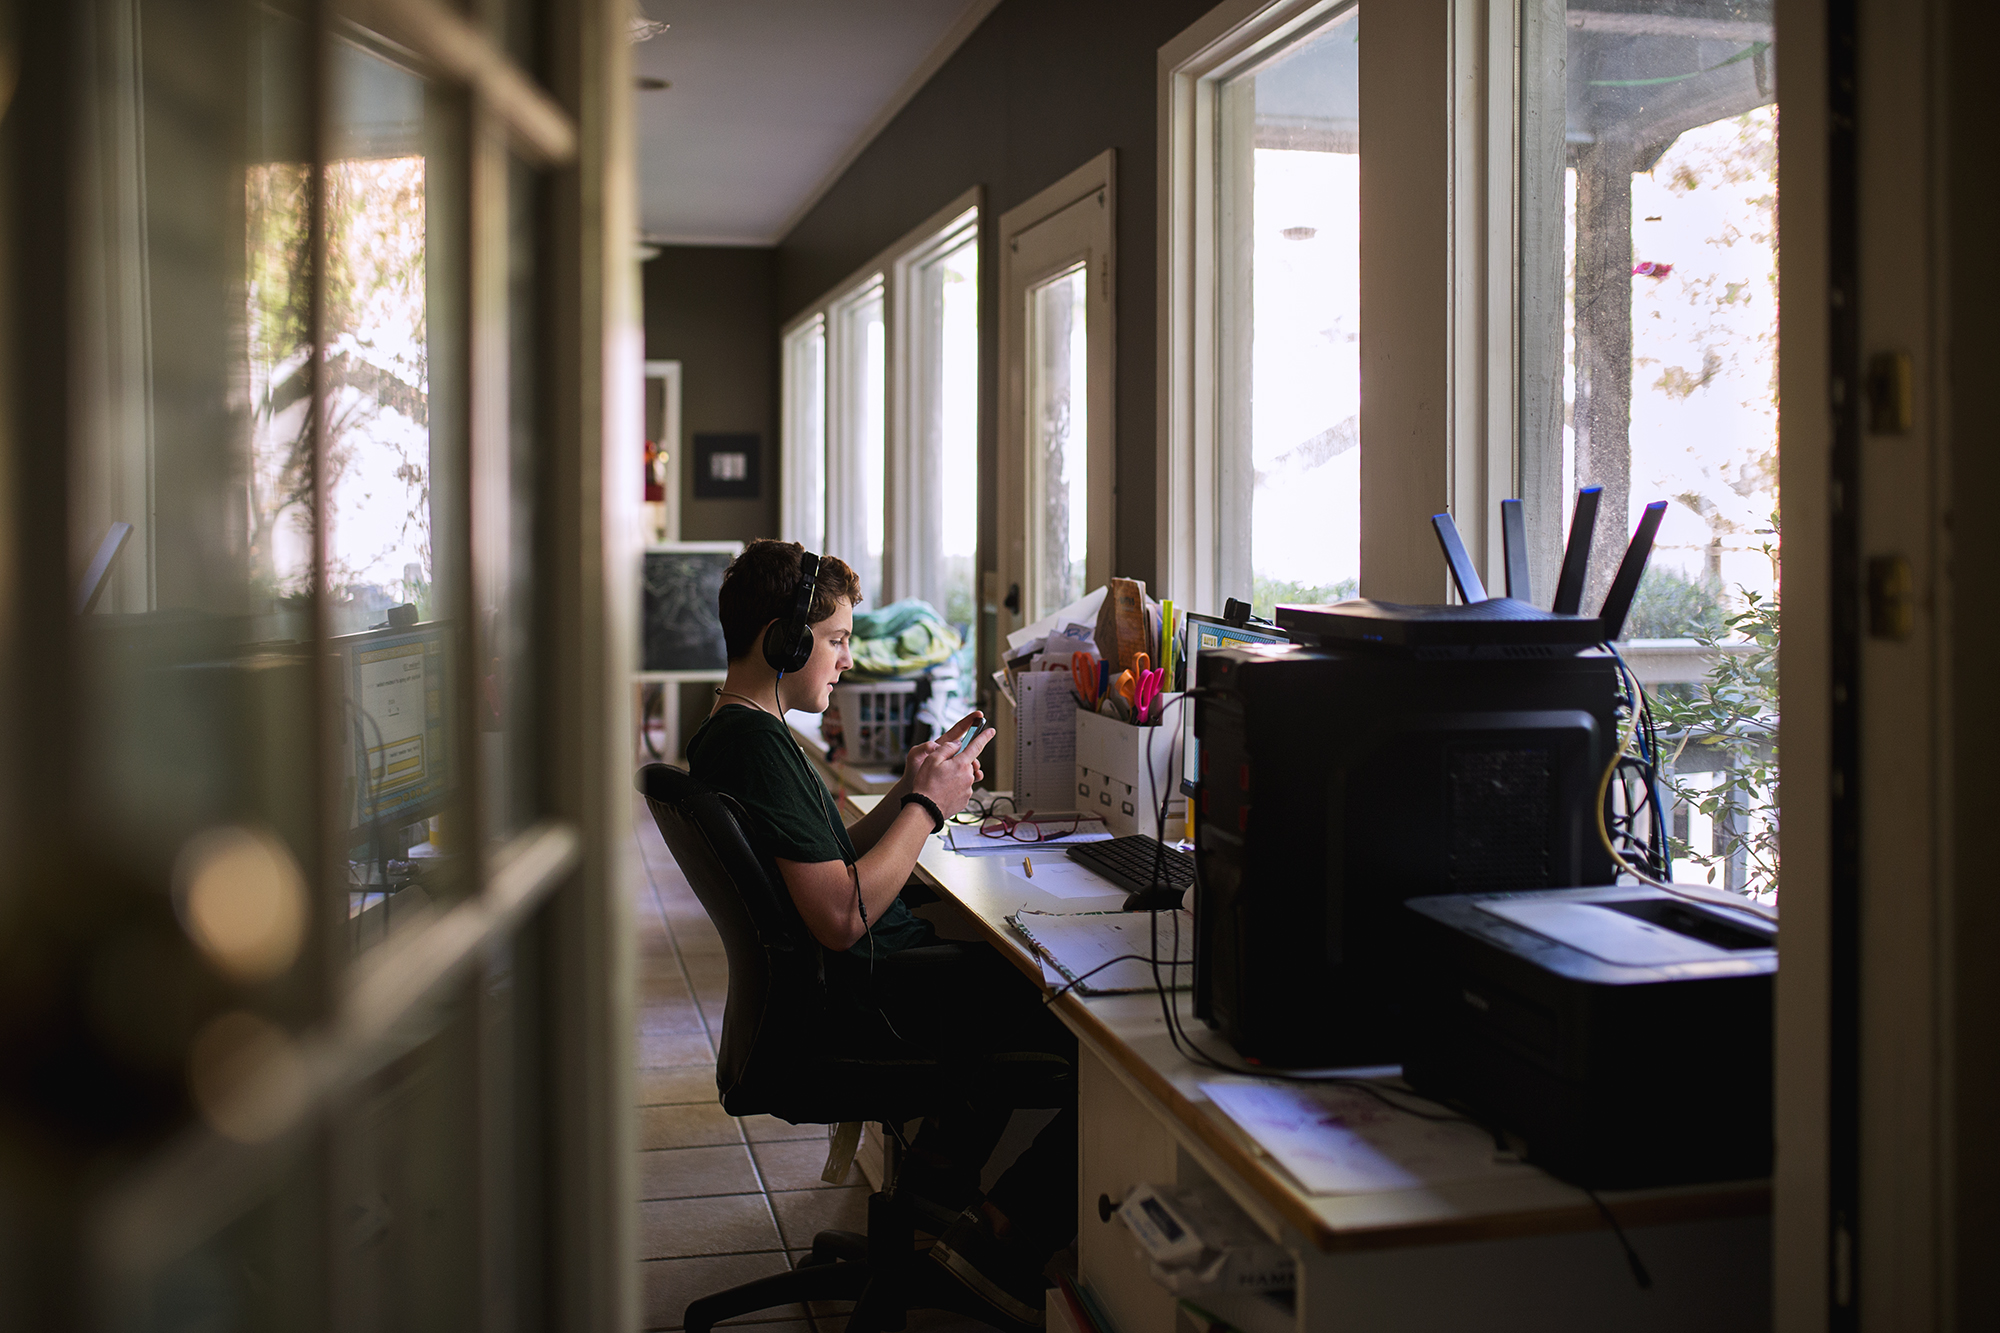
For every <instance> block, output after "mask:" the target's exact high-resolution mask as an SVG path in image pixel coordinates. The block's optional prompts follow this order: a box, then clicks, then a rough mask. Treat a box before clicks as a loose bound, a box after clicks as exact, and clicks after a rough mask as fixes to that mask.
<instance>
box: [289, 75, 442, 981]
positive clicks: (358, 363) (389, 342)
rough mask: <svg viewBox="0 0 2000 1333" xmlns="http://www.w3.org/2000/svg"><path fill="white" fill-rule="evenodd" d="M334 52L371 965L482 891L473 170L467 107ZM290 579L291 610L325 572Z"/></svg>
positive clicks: (328, 307)
mask: <svg viewBox="0 0 2000 1333" xmlns="http://www.w3.org/2000/svg"><path fill="white" fill-rule="evenodd" d="M330 55H331V65H332V68H331V70H330V90H331V94H332V97H331V100H332V107H331V116H330V121H329V140H330V145H331V153H332V155H331V157H330V160H329V161H328V162H327V164H326V167H325V170H324V174H323V177H322V181H323V185H322V188H323V191H324V203H323V209H324V217H325V227H326V238H325V242H324V247H323V253H324V255H325V263H326V272H325V279H324V283H323V288H322V290H323V297H322V307H321V321H322V324H321V338H322V351H321V361H320V365H321V374H322V376H323V378H324V383H323V399H324V405H323V409H322V414H321V430H322V432H323V434H324V441H323V443H322V444H321V446H320V448H321V455H320V456H321V457H322V458H323V460H324V462H323V467H324V469H325V471H324V476H323V478H322V482H321V486H322V490H323V492H324V495H323V498H322V501H321V508H320V513H321V514H322V515H323V521H324V524H325V531H324V532H323V533H321V534H319V541H320V546H321V550H322V552H323V561H324V564H323V574H322V582H321V588H320V591H321V595H322V596H324V597H325V599H326V605H325V609H324V613H323V614H324V620H325V624H326V629H327V632H328V633H329V634H331V635H332V636H333V638H334V642H333V645H332V646H333V649H334V652H333V655H332V662H333V668H334V672H335V675H336V678H337V681H338V685H337V687H336V692H337V697H336V699H335V700H334V707H335V708H337V709H338V710H339V714H338V717H337V719H333V724H334V726H335V727H336V729H337V731H338V735H339V743H340V746H341V749H342V762H341V765H340V773H341V778H342V783H343V792H342V802H341V807H342V810H343V811H344V812H345V818H344V820H342V821H340V822H342V823H344V825H345V834H344V841H345V846H346V860H347V864H348V880H349V884H350V886H351V888H350V896H349V909H348V910H349V916H350V920H351V926H350V941H351V944H352V946H353V947H354V948H355V949H357V950H360V949H366V948H368V947H370V946H371V945H372V944H374V943H376V942H378V941H379V940H381V939H382V938H384V937H385V936H386V935H387V934H388V933H389V932H391V931H393V930H394V929H395V928H396V926H397V924H398V922H399V921H401V922H404V923H407V922H409V921H411V920H414V919H416V909H418V908H421V907H423V906H426V905H428V904H430V903H433V902H437V901H439V900H441V899H449V898H451V897H454V896H456V895H457V894H459V893H461V892H463V891H464V889H465V886H466V879H465V875H464V869H465V861H466V857H465V852H466V839H467V837H468V835H469V831H470V801H469V799H468V794H469V788H468V784H467V782H466V780H465V778H466V774H467V772H468V737H467V735H466V730H467V729H466V720H467V718H468V717H469V716H472V713H471V708H472V705H473V702H474V701H473V700H472V699H470V698H469V697H467V691H466V688H465V685H466V678H467V675H468V668H469V666H470V664H469V663H468V662H467V661H466V660H465V656H466V651H467V648H468V646H469V645H468V636H467V633H466V631H467V628H468V618H467V612H468V610H469V609H470V608H469V607H468V605H467V601H466V599H467V591H468V582H467V571H466V560H467V551H466V545H465V543H466V541H467V524H468V519H467V506H468V503H469V501H468V497H467V485H468V478H467V469H466V463H465V458H466V452H465V449H466V445H465V440H466V401H465V396H464V390H463V377H464V374H465V347H464V339H463V329H464V320H463V316H462V311H461V306H462V303H463V301H464V299H465V283H464V280H463V276H462V268H463V264H464V262H465V260H464V255H465V247H464V244H463V237H464V227H465V201H464V193H465V172H466V163H465V158H464V152H463V146H462V136H463V133H464V113H463V110H462V107H461V105H460V102H459V99H458V98H457V97H455V96H454V95H451V94H449V93H446V92H444V91H442V90H439V89H436V88H432V87H429V86H427V85H426V83H425V81H424V80H423V79H422V78H420V77H419V76H418V75H416V74H414V73H412V72H411V71H409V70H408V69H405V68H403V67H402V66H400V65H398V64H396V63H394V62H393V61H392V60H391V59H390V58H389V57H387V56H386V55H384V54H382V53H380V52H378V51H373V50H369V49H366V48H364V47H362V46H359V45H356V44H354V43H352V42H349V41H346V40H336V41H334V42H333V44H332V46H331V52H330ZM434 384H435V385H436V386H438V389H439V391H438V392H435V393H434V392H433V385H434ZM290 438H291V437H290V435H289V433H285V432H280V433H279V435H278V437H277V441H285V440H289V439H290ZM277 441H274V443H277ZM284 447H286V446H284V445H283V444H278V448H279V449H282V448H284ZM273 452H276V450H274V451H273ZM290 526H291V528H292V529H293V532H294V534H296V531H297V529H298V528H299V527H300V524H298V523H297V522H296V520H294V521H293V522H292V523H291V525H290ZM306 532H307V534H308V536H310V535H311V528H310V525H309V524H307V525H306ZM276 573H277V577H278V587H279V590H280V593H281V595H282V594H283V593H284V592H285V591H287V590H289V589H291V588H294V587H297V586H299V581H300V580H301V579H302V578H310V566H309V565H308V566H306V567H305V568H303V569H302V568H301V567H300V566H298V565H297V564H296V563H292V562H288V561H283V560H281V561H280V562H279V564H278V565H277V568H276ZM473 628H475V629H476V626H475V627H473Z"/></svg>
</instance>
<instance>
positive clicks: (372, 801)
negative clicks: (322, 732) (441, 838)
mask: <svg viewBox="0 0 2000 1333" xmlns="http://www.w3.org/2000/svg"><path fill="white" fill-rule="evenodd" d="M335 643H336V644H337V645H338V647H339V651H340V675H341V686H342V691H343V693H344V694H345V696H346V704H347V707H346V708H345V709H344V710H343V711H344V712H345V714H346V716H345V718H344V720H343V721H344V725H343V727H342V740H343V742H344V745H345V749H346V751H347V756H348V763H347V765H346V775H347V783H348V786H349V788H350V789H351V791H352V793H353V800H352V802H351V804H350V806H349V809H350V810H351V811H352V817H351V818H350V819H349V821H348V827H349V829H350V830H351V831H353V832H354V833H355V834H356V835H357V836H363V835H365V834H366V833H367V832H368V831H369V830H370V829H372V828H373V827H374V826H375V824H376V822H377V821H380V822H381V823H382V824H384V825H398V824H412V823H415V822H416V821H417V820H419V819H425V818H428V817H429V816H431V815H433V814H436V813H437V811H438V810H439V809H440V808H441V807H442V806H443V805H444V803H445V800H446V798H447V797H448V796H449V795H450V792H451V787H452V782H451V767H452V743H451V732H452V727H453V718H452V710H451V693H452V686H451V673H452V662H451V649H450V643H451V628H450V626H449V625H448V624H446V623H444V622H441V621H432V622H430V623H428V624H422V625H414V626H411V627H410V628H408V629H394V630H371V631H370V632H368V633H366V634H351V635H348V636H346V637H344V638H341V639H337V640H335Z"/></svg>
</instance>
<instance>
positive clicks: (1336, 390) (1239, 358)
mask: <svg viewBox="0 0 2000 1333" xmlns="http://www.w3.org/2000/svg"><path fill="white" fill-rule="evenodd" d="M1360 40H1361V19H1360V11H1359V10H1358V9H1352V8H1350V9H1348V10H1347V11H1346V12H1344V13H1342V14H1341V15H1340V16H1339V17H1338V18H1335V19H1334V20H1333V21H1332V22H1330V23H1326V24H1324V25H1322V26H1321V27H1319V28H1317V29H1315V30H1313V31H1312V32H1309V33H1307V34H1306V35H1304V36H1303V37H1300V38H1298V39H1296V40H1294V41H1292V42H1290V43H1288V44H1287V45H1285V46H1284V47H1282V48H1281V49H1280V50H1279V52H1278V54H1276V55H1275V56H1273V57H1272V58H1270V59H1269V60H1267V61H1265V62H1264V63H1263V64H1261V65H1259V66H1258V67H1257V68H1255V69H1254V70H1252V71H1250V72H1248V73H1246V74H1242V75H1239V76H1237V77H1236V78H1233V79H1230V80H1229V81H1228V82H1227V83H1225V84H1224V85H1223V86H1222V89H1221V96H1220V99H1219V104H1220V113H1221V114H1220V130H1221V134H1220V145H1221V152H1220V171H1219V172H1218V173H1217V181H1218V187H1217V188H1218V189H1219V191H1220V192H1221V197H1220V199H1219V200H1218V203H1219V205H1220V206H1219V207H1218V209H1217V214H1218V217H1219V219H1220V222H1221V226H1220V232H1221V236H1220V244H1221V250H1220V253H1219V255H1218V260H1219V262H1218V264H1217V271H1218V273H1219V274H1220V277H1221V289H1222V290H1221V310H1222V318H1221V334H1222V339H1221V341H1222V354H1221V355H1222V361H1223V367H1224V368H1225V373H1223V374H1222V375H1220V376H1219V377H1218V386H1219V391H1220V393H1221V396H1222V410H1223V419H1224V431H1225V440H1226V445H1225V449H1224V458H1225V462H1224V465H1223V467H1222V469H1221V471H1222V487H1223V504H1222V506H1221V511H1222V515H1223V524H1222V529H1223V531H1222V540H1223V542H1224V544H1225V546H1226V547H1228V548H1229V549H1230V550H1231V553H1232V557H1233V558H1232V559H1231V560H1230V561H1229V562H1228V565H1229V566H1230V567H1231V568H1232V569H1235V570H1240V569H1242V568H1243V566H1244V564H1245V561H1244V556H1245V555H1247V556H1248V561H1247V564H1248V568H1249V572H1250V574H1251V582H1252V589H1253V592H1252V597H1251V602H1252V605H1253V607H1254V609H1255V610H1256V613H1257V614H1258V615H1260V616H1269V615H1270V614H1271V608H1272V607H1273V606H1275V605H1276V604H1277V603H1279V602H1330V601H1338V600H1340V599H1341V598H1343V597H1351V596H1353V595H1354V592H1355V589H1356V588H1357V586H1358V585H1359V581H1360V577H1361V431H1360V419H1361V418H1360V413H1361V138H1360ZM1246 520H1247V523H1246ZM1246 548H1247V549H1246ZM1236 577H1241V575H1240V574H1238V575H1236Z"/></svg>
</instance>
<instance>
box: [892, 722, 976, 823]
mask: <svg viewBox="0 0 2000 1333" xmlns="http://www.w3.org/2000/svg"><path fill="white" fill-rule="evenodd" d="M985 724H986V717H985V714H983V713H980V712H978V711H976V710H975V711H973V712H970V713H967V714H966V715H965V716H964V717H962V718H960V719H959V720H958V722H957V723H956V724H955V725H954V726H953V727H952V728H951V729H950V730H949V731H947V732H945V733H944V735H942V736H940V737H938V738H937V739H936V740H934V741H926V742H924V743H923V744H922V745H915V746H912V747H910V753H909V757H908V760H907V761H906V763H907V766H906V767H905V769H904V772H905V773H906V774H907V775H908V780H909V783H910V790H911V791H914V792H919V793H921V794H923V795H925V796H928V797H930V798H931V800H933V801H935V802H936V803H937V807H938V809H939V810H941V811H943V812H944V815H945V817H946V818H947V819H949V818H950V817H951V816H952V815H955V814H957V813H958V812H959V811H960V810H963V809H964V808H965V803H966V801H967V800H968V799H969V798H970V797H971V795H972V788H973V786H974V785H975V784H977V783H978V781H979V780H980V778H982V777H984V776H985V770H984V769H983V768H982V767H981V766H980V763H979V754H980V752H981V751H982V750H984V749H985V748H986V747H987V746H988V745H990V744H991V743H992V741H993V734H994V733H993V728H991V727H989V726H987V725H985Z"/></svg>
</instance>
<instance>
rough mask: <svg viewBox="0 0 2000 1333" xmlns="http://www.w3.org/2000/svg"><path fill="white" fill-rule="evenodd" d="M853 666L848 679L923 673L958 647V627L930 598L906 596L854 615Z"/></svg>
mask: <svg viewBox="0 0 2000 1333" xmlns="http://www.w3.org/2000/svg"><path fill="white" fill-rule="evenodd" d="M851 646H852V651H853V653H854V666H853V668H852V669H851V670H849V671H848V672H847V675H846V679H848V680H900V679H905V678H907V677H910V676H918V675H922V674H923V673H924V672H925V671H928V670H929V669H930V668H932V667H934V666H937V665H939V664H940V663H942V662H945V661H947V660H949V659H950V657H951V655H952V654H953V653H955V652H957V651H958V649H959V637H958V631H957V630H955V629H953V628H952V627H951V626H950V625H949V624H947V623H946V622H945V618H944V617H943V616H941V615H939V614H938V613H937V609H936V608H935V607H933V606H932V605H931V604H930V603H929V602H926V601H923V600H922V599H920V598H916V597H906V598H904V599H903V600H902V601H900V602H891V603H890V604H889V605H887V606H885V607H883V608H882V609H881V610H879V611H864V612H862V613H861V614H860V615H857V616H855V617H854V642H853V644H852V645H851Z"/></svg>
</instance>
